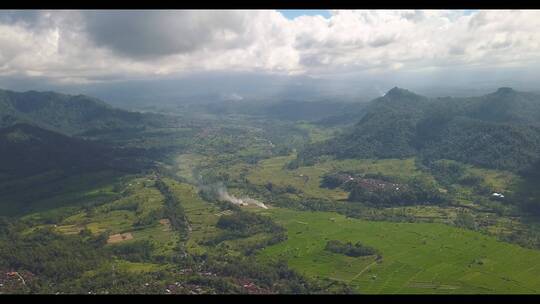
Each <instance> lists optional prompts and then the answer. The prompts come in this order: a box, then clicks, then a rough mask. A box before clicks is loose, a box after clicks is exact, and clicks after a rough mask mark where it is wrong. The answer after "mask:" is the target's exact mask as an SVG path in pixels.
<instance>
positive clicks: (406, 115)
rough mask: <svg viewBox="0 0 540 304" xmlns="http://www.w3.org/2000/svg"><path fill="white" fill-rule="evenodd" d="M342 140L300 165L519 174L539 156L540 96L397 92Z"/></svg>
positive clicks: (315, 150) (303, 156)
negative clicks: (445, 167)
mask: <svg viewBox="0 0 540 304" xmlns="http://www.w3.org/2000/svg"><path fill="white" fill-rule="evenodd" d="M364 112H365V113H364V115H363V117H362V118H361V119H360V120H359V122H358V123H357V124H356V125H354V126H353V127H352V128H350V129H349V130H347V131H346V132H344V133H343V134H342V135H340V136H338V137H335V138H333V139H330V140H328V141H327V142H323V143H318V144H314V145H311V146H309V147H307V148H306V149H304V150H303V151H301V152H300V153H299V157H298V162H301V163H306V164H309V163H313V162H314V161H315V159H316V158H317V157H318V156H321V155H332V156H334V157H336V158H403V157H410V156H414V155H417V156H422V157H424V158H425V159H442V158H446V159H454V160H458V161H462V162H465V163H470V164H474V165H478V166H483V167H489V168H497V169H508V170H514V171H519V170H523V169H526V168H528V167H529V166H530V165H532V164H533V163H534V162H535V161H537V160H538V159H539V156H540V95H537V94H533V93H525V92H517V91H515V90H513V89H511V88H500V89H499V90H497V91H496V92H494V93H491V94H487V95H484V96H480V97H470V98H451V97H445V98H435V99H432V98H427V97H424V96H421V95H417V94H415V93H413V92H410V91H408V90H405V89H400V88H393V89H392V90H390V91H389V92H388V93H387V94H386V95H384V96H383V97H380V98H377V99H375V100H373V101H372V102H371V103H370V104H369V105H368V106H367V107H366V108H365V110H364Z"/></svg>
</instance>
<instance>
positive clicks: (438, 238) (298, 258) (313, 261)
mask: <svg viewBox="0 0 540 304" xmlns="http://www.w3.org/2000/svg"><path fill="white" fill-rule="evenodd" d="M261 213H263V214H267V215H269V216H272V217H273V218H274V219H275V220H276V221H277V222H278V223H281V224H282V225H284V226H285V227H286V228H287V235H288V240H287V241H285V242H282V243H280V244H276V245H273V246H270V247H267V248H265V249H264V250H262V251H261V252H260V253H259V258H260V259H262V260H265V259H274V258H285V259H286V260H288V262H289V266H290V267H292V268H294V269H296V270H298V271H300V272H301V273H303V274H305V275H307V276H310V277H319V278H325V279H334V280H342V281H346V282H349V283H350V284H351V285H352V286H353V287H354V288H356V289H357V290H358V292H361V293H370V294H377V293H459V294H461V293H538V292H540V251H537V250H531V249H525V248H522V247H519V246H517V245H513V244H508V243H503V242H500V241H497V240H496V239H495V238H493V237H489V236H486V235H482V234H480V233H477V232H473V231H469V230H464V229H458V228H454V227H451V226H447V225H444V224H437V223H390V222H371V221H363V220H357V219H351V218H346V217H344V216H342V215H339V214H335V213H328V212H301V211H292V210H287V209H281V208H274V209H271V210H264V211H262V212H261ZM329 240H341V241H350V242H353V243H354V242H358V241H360V242H362V244H365V245H368V246H371V247H374V248H376V249H378V250H379V251H380V252H381V254H382V261H381V262H380V263H377V262H376V261H375V259H374V258H373V257H365V258H353V257H348V256H345V255H340V254H334V253H331V252H328V251H326V250H324V247H325V245H326V242H327V241H329Z"/></svg>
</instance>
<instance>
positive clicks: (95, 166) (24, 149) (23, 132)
mask: <svg viewBox="0 0 540 304" xmlns="http://www.w3.org/2000/svg"><path fill="white" fill-rule="evenodd" d="M111 151H112V150H111V149H109V148H107V147H105V146H102V145H99V144H98V143H95V142H91V141H85V140H82V139H78V138H71V137H68V136H65V135H62V134H60V133H55V132H52V131H49V130H45V129H41V128H39V127H36V126H32V125H28V124H15V125H13V126H10V127H7V128H3V129H0V156H1V157H0V174H2V175H8V176H15V177H19V176H26V175H32V174H38V173H41V172H45V171H48V170H64V171H73V172H81V171H86V170H91V171H95V170H99V169H103V168H106V167H107V166H109V165H110V161H111V159H112V155H111V154H112V153H111Z"/></svg>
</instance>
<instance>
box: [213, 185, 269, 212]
mask: <svg viewBox="0 0 540 304" xmlns="http://www.w3.org/2000/svg"><path fill="white" fill-rule="evenodd" d="M218 195H219V199H220V200H222V201H227V202H231V203H233V204H235V205H239V206H247V205H255V206H258V207H261V208H263V209H268V207H266V205H265V204H264V203H263V202H260V201H258V200H256V199H252V198H249V197H243V198H237V197H235V196H233V195H230V194H229V192H228V191H227V189H225V188H224V187H220V188H219V189H218Z"/></svg>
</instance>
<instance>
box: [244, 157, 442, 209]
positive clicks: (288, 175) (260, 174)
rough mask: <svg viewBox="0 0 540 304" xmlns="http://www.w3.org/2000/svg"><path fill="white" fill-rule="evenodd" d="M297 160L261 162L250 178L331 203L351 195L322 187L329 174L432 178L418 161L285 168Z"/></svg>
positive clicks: (347, 162)
mask: <svg viewBox="0 0 540 304" xmlns="http://www.w3.org/2000/svg"><path fill="white" fill-rule="evenodd" d="M293 159H294V155H290V156H281V157H273V158H270V159H265V160H262V161H260V162H259V163H258V164H257V165H256V166H253V167H252V168H251V170H250V171H249V174H248V175H247V178H248V180H249V181H250V182H251V183H254V184H258V185H265V184H267V183H269V182H271V183H273V184H276V185H280V186H287V185H292V186H294V187H295V188H297V189H300V190H302V191H304V192H305V193H306V194H307V195H309V196H313V197H321V198H327V199H331V200H344V199H346V198H347V196H348V193H347V192H345V191H343V190H341V189H339V188H336V189H326V188H321V187H320V183H321V178H322V177H323V176H324V174H326V173H328V172H335V171H345V170H349V171H357V172H361V173H382V174H384V175H390V176H395V177H397V178H400V179H403V180H406V179H410V178H411V177H414V176H420V175H423V176H427V177H429V178H432V177H431V176H430V175H427V174H426V173H424V172H422V171H420V170H418V169H417V168H416V165H415V161H414V158H409V159H404V160H401V159H381V160H375V159H366V160H358V159H345V160H327V161H324V162H321V163H318V164H317V165H315V166H305V167H299V168H298V169H294V170H286V169H284V166H285V165H286V164H287V163H288V162H290V161H291V160H293Z"/></svg>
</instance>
